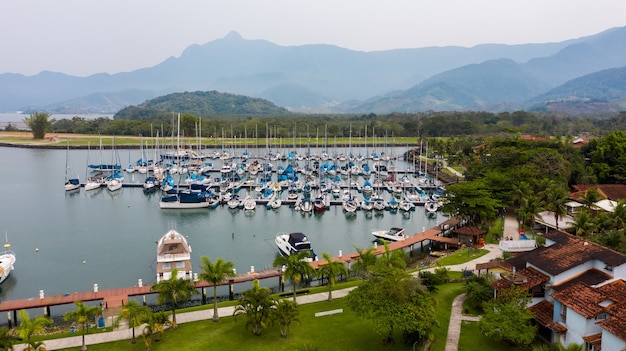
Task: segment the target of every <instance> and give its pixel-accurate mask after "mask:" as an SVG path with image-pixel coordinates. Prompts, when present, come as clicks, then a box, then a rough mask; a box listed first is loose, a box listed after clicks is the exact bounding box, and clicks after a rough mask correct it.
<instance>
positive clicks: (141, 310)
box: [113, 300, 150, 344]
mask: <svg viewBox="0 0 626 351" xmlns="http://www.w3.org/2000/svg"><path fill="white" fill-rule="evenodd" d="M148 313H150V309H149V308H148V307H146V306H142V305H140V304H139V303H138V302H137V301H135V300H128V302H127V303H126V304H125V305H124V306H122V309H121V310H120V313H119V314H118V315H117V318H115V321H114V323H113V324H114V325H115V327H116V328H117V327H119V325H120V322H121V321H122V320H125V321H126V322H128V327H129V328H131V329H132V338H131V342H132V343H133V344H134V343H136V342H137V339H135V328H136V327H138V326H140V325H142V324H143V322H142V320H143V317H144V316H145V315H146V314H148Z"/></svg>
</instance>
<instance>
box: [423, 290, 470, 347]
mask: <svg viewBox="0 0 626 351" xmlns="http://www.w3.org/2000/svg"><path fill="white" fill-rule="evenodd" d="M463 284H464V283H451V284H445V285H439V286H437V288H438V289H439V290H438V292H437V295H436V297H435V298H436V299H437V309H436V310H435V319H436V320H437V322H439V328H436V329H435V331H434V339H435V340H434V341H433V343H432V345H431V348H430V349H431V350H433V351H444V350H445V348H446V339H447V337H448V322H450V311H451V310H452V300H454V298H455V297H457V296H458V295H459V294H462V293H463ZM459 350H463V349H459Z"/></svg>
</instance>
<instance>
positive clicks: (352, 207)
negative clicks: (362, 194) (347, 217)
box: [342, 197, 359, 213]
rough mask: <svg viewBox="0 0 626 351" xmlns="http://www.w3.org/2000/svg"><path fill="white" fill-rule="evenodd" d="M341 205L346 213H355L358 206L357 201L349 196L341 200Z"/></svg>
mask: <svg viewBox="0 0 626 351" xmlns="http://www.w3.org/2000/svg"><path fill="white" fill-rule="evenodd" d="M342 206H343V210H344V211H346V212H348V213H355V212H356V210H357V209H358V208H359V203H358V202H357V201H356V200H355V199H354V198H353V197H350V198H348V199H345V200H343V202H342Z"/></svg>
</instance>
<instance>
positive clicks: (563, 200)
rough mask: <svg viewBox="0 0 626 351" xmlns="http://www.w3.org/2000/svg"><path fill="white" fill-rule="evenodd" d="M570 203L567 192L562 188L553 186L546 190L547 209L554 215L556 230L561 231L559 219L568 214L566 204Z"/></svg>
mask: <svg viewBox="0 0 626 351" xmlns="http://www.w3.org/2000/svg"><path fill="white" fill-rule="evenodd" d="M568 201H569V198H568V194H567V190H565V188H563V187H560V186H553V187H551V188H548V189H547V190H546V199H545V206H546V209H547V210H548V211H550V212H552V213H553V214H554V221H555V222H556V229H557V230H558V229H559V219H561V218H562V217H563V216H564V215H565V214H566V213H567V208H566V204H567V202H568Z"/></svg>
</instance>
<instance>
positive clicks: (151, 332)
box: [140, 310, 170, 351]
mask: <svg viewBox="0 0 626 351" xmlns="http://www.w3.org/2000/svg"><path fill="white" fill-rule="evenodd" d="M140 321H141V324H145V327H144V328H143V331H142V333H141V334H142V336H143V342H144V345H145V346H146V350H147V351H150V347H151V346H152V341H159V340H161V334H163V330H164V329H165V327H166V326H168V325H170V314H169V312H167V311H159V312H152V311H150V310H148V312H147V313H144V314H143V315H142V316H141V319H140Z"/></svg>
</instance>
